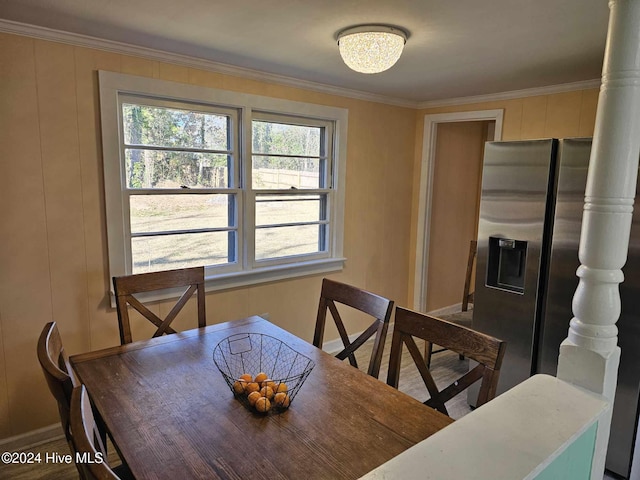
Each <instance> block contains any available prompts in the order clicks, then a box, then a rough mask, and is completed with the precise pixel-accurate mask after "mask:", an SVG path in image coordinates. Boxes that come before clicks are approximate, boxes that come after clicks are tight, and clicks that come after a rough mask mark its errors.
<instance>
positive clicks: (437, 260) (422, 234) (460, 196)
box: [414, 110, 503, 312]
mask: <svg viewBox="0 0 640 480" xmlns="http://www.w3.org/2000/svg"><path fill="white" fill-rule="evenodd" d="M502 119H503V110H482V111H475V112H459V113H446V114H436V115H425V120H424V139H423V149H422V165H421V172H420V197H419V205H418V225H417V241H416V271H415V282H414V284H415V288H414V309H415V310H418V311H422V312H427V311H434V310H435V311H438V310H440V309H443V311H446V308H447V307H450V306H451V307H456V306H458V305H457V304H459V303H460V300H461V298H462V292H463V287H464V277H465V271H466V263H467V253H468V250H469V241H470V240H475V239H476V237H477V225H478V207H479V199H480V189H481V177H482V158H483V152H484V143H485V141H494V140H500V139H501V138H502ZM458 285H459V288H458Z"/></svg>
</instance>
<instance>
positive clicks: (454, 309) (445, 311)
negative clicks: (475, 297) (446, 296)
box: [427, 303, 473, 317]
mask: <svg viewBox="0 0 640 480" xmlns="http://www.w3.org/2000/svg"><path fill="white" fill-rule="evenodd" d="M469 308H470V309H471V308H473V305H471V304H470V305H469ZM461 310H462V303H456V304H455V305H449V306H446V307H442V308H439V309H437V310H431V311H430V312H427V315H433V316H434V317H437V316H438V315H449V314H450V313H458V312H460V311H461Z"/></svg>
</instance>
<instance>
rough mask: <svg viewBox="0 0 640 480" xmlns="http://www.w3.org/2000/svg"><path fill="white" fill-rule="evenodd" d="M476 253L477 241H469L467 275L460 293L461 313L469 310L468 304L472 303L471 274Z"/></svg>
mask: <svg viewBox="0 0 640 480" xmlns="http://www.w3.org/2000/svg"><path fill="white" fill-rule="evenodd" d="M477 252H478V241H477V240H471V242H469V257H468V258H467V274H466V277H465V279H464V290H463V292H462V311H463V312H466V311H467V310H469V302H472V303H473V292H470V291H469V290H471V278H472V274H473V264H474V261H475V259H476V254H477Z"/></svg>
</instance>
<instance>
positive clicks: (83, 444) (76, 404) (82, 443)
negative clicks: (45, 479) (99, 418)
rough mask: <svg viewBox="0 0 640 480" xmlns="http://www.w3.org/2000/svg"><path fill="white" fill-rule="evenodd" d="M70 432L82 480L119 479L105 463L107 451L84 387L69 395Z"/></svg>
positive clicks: (74, 390)
mask: <svg viewBox="0 0 640 480" xmlns="http://www.w3.org/2000/svg"><path fill="white" fill-rule="evenodd" d="M71 432H72V434H73V442H74V444H75V449H76V452H77V455H76V456H77V457H78V458H75V459H74V460H76V465H77V467H78V470H79V471H80V476H81V477H82V478H83V479H84V480H93V479H96V480H118V479H119V478H120V477H118V475H116V474H115V472H114V471H113V470H112V469H111V467H109V464H108V463H107V450H106V449H105V445H104V443H103V441H102V439H101V436H100V431H99V430H98V427H97V425H96V420H95V418H94V416H93V412H92V410H91V402H90V400H89V395H88V394H87V390H86V389H85V387H84V385H80V386H79V387H76V388H74V389H73V392H72V394H71Z"/></svg>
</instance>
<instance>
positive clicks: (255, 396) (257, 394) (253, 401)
mask: <svg viewBox="0 0 640 480" xmlns="http://www.w3.org/2000/svg"><path fill="white" fill-rule="evenodd" d="M261 397H262V395H260V392H251V393H250V394H249V396H248V397H247V400H249V405H251V406H253V405H255V404H256V402H257V401H258V399H259V398H261Z"/></svg>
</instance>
